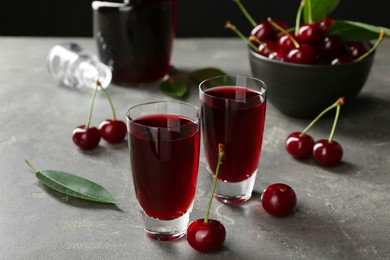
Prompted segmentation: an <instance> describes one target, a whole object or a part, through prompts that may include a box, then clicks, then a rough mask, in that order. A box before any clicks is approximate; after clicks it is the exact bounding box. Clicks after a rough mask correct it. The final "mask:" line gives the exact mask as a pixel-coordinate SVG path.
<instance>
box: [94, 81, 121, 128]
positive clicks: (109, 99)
mask: <svg viewBox="0 0 390 260" xmlns="http://www.w3.org/2000/svg"><path fill="white" fill-rule="evenodd" d="M96 85H97V86H99V87H100V89H101V90H102V91H103V94H104V96H105V97H106V98H107V100H108V103H110V107H111V111H112V120H114V121H116V115H115V109H114V105H113V103H112V100H111V98H110V95H108V93H107V90H105V89H104V88H103V87H102V85H101V84H100V81H99V80H96Z"/></svg>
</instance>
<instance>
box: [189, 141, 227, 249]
mask: <svg viewBox="0 0 390 260" xmlns="http://www.w3.org/2000/svg"><path fill="white" fill-rule="evenodd" d="M223 155H224V146H223V145H222V144H218V162H217V167H216V170H215V175H214V182H213V188H212V191H211V194H210V199H209V202H208V206H207V209H206V214H205V217H204V218H203V219H197V220H195V221H192V222H191V223H190V225H189V226H188V229H187V241H188V243H189V244H190V246H191V247H192V248H194V249H195V250H197V251H199V252H202V253H207V252H212V251H216V250H218V249H219V248H221V247H222V245H223V243H224V242H225V238H226V230H225V227H224V226H223V224H222V223H221V222H219V221H218V220H214V219H209V213H210V208H211V203H212V201H213V197H214V191H215V188H216V186H217V177H218V172H219V166H220V164H221V161H222V157H223Z"/></svg>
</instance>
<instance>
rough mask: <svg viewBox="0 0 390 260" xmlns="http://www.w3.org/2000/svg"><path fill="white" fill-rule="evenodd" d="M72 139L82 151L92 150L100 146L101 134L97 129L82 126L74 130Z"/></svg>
mask: <svg viewBox="0 0 390 260" xmlns="http://www.w3.org/2000/svg"><path fill="white" fill-rule="evenodd" d="M72 139H73V142H74V143H75V144H76V145H77V146H78V147H80V148H81V149H83V150H90V149H93V148H95V147H96V146H98V144H99V142H100V132H99V130H98V129H97V128H96V127H89V128H85V125H80V126H78V127H76V128H75V129H74V130H73V134H72Z"/></svg>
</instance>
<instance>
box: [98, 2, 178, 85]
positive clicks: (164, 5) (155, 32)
mask: <svg viewBox="0 0 390 260" xmlns="http://www.w3.org/2000/svg"><path fill="white" fill-rule="evenodd" d="M101 3H102V4H101V5H97V4H95V7H94V15H93V19H94V21H93V24H94V37H95V40H96V41H97V47H98V53H99V57H100V60H101V61H102V62H103V63H105V64H106V65H108V66H110V67H111V68H112V73H113V75H112V82H113V83H115V84H118V85H131V84H137V83H147V82H153V81H156V80H159V79H161V78H163V77H164V76H165V75H167V74H168V73H169V69H170V60H171V53H172V48H173V40H174V37H175V31H176V13H175V12H176V0H132V1H129V2H128V3H127V4H123V3H122V4H119V3H116V4H111V5H110V4H107V3H104V2H101ZM96 6H98V8H97V7H96Z"/></svg>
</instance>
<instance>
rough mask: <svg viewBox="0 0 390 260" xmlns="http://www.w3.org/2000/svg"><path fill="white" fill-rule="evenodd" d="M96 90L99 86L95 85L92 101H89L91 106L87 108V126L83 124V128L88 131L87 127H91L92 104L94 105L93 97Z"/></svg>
mask: <svg viewBox="0 0 390 260" xmlns="http://www.w3.org/2000/svg"><path fill="white" fill-rule="evenodd" d="M98 88H99V86H98V85H96V87H95V90H94V91H93V94H92V101H91V106H90V107H89V114H88V119H87V124H85V128H86V129H88V128H89V126H90V125H91V118H92V110H93V104H94V103H95V97H96V93H97V90H98Z"/></svg>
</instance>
